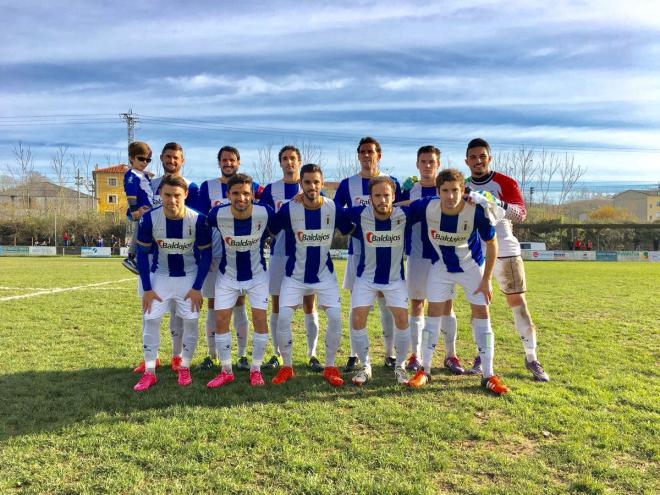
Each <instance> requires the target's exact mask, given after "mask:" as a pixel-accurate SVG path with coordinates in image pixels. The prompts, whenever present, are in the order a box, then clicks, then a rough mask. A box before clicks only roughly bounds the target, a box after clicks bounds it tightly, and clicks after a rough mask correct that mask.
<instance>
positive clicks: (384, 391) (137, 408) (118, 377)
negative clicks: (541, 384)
mask: <svg viewBox="0 0 660 495" xmlns="http://www.w3.org/2000/svg"><path fill="white" fill-rule="evenodd" d="M296 373H297V374H296V377H295V378H294V379H293V380H291V381H290V382H288V383H286V384H283V385H279V386H275V385H272V384H270V379H271V378H272V376H273V375H274V373H272V372H271V373H266V374H264V378H265V380H266V386H265V387H261V388H253V387H250V385H249V382H248V373H247V372H240V371H236V381H234V382H233V383H231V384H229V385H226V386H224V387H221V388H219V389H214V390H210V389H208V388H207V387H206V383H207V382H208V381H209V380H210V379H211V378H212V377H213V376H215V373H214V372H212V371H204V372H202V371H197V372H195V371H193V380H194V381H193V384H192V385H191V386H189V387H186V388H181V387H179V386H178V385H177V382H176V374H175V373H174V372H172V371H171V370H169V369H168V368H167V367H163V368H160V369H159V370H158V383H157V384H156V385H155V386H154V387H153V388H152V389H150V390H148V391H146V392H142V393H137V392H134V391H133V385H134V384H135V383H136V382H137V380H138V378H139V376H138V375H132V374H131V373H130V371H129V370H128V369H126V368H90V369H83V370H72V371H35V372H24V373H14V374H9V375H3V376H0V393H1V394H2V397H3V398H4V400H3V405H2V413H1V414H0V418H1V419H0V440H4V439H7V438H10V437H13V436H20V435H27V434H33V433H40V432H48V431H53V430H56V429H59V428H62V427H66V426H68V425H71V424H74V423H77V422H81V421H82V422H84V421H87V420H89V419H90V418H93V417H94V416H96V415H98V414H99V413H106V414H108V415H110V416H116V417H117V420H118V421H125V420H126V416H127V415H131V414H132V413H136V412H141V411H150V410H157V409H163V410H165V409H170V408H172V407H173V406H181V407H212V408H233V407H239V406H246V405H247V406H249V405H251V404H272V405H274V406H277V405H280V406H282V407H285V408H293V407H296V404H299V403H302V404H304V403H313V402H324V403H326V402H332V401H353V400H356V401H361V400H369V399H373V398H384V397H392V398H396V397H398V396H399V397H405V396H406V395H407V394H422V395H426V394H430V395H437V394H439V393H440V394H442V393H443V392H444V391H445V390H446V389H447V387H448V386H449V387H451V388H452V389H459V390H460V393H461V394H464V393H467V394H473V393H474V394H478V395H484V394H486V395H487V392H485V391H484V390H483V389H482V388H481V387H480V386H479V381H478V380H474V379H471V378H470V379H467V380H466V379H465V378H466V377H459V378H458V380H456V379H453V380H451V379H447V378H446V377H444V376H442V375H440V374H438V375H435V376H434V378H435V379H434V381H433V382H432V383H431V384H429V385H428V386H427V387H425V388H423V389H409V388H407V387H401V386H399V385H398V384H397V383H396V382H395V381H394V377H393V374H392V372H391V371H389V370H383V369H374V378H373V380H372V381H370V382H369V383H367V384H366V385H365V386H363V387H355V386H353V385H352V384H351V383H350V376H351V375H348V374H345V375H344V379H345V380H346V384H345V385H344V386H343V387H338V388H333V387H331V386H330V385H328V384H327V383H326V382H325V381H324V380H323V378H322V377H321V375H320V374H317V373H312V372H310V371H307V370H305V369H304V367H302V366H301V367H300V370H297V371H296Z"/></svg>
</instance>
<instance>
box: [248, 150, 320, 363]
mask: <svg viewBox="0 0 660 495" xmlns="http://www.w3.org/2000/svg"><path fill="white" fill-rule="evenodd" d="M277 156H278V160H279V162H280V167H281V168H282V178H281V179H280V180H278V181H275V182H272V183H271V184H268V185H267V186H266V187H265V188H264V191H263V194H262V195H261V200H260V204H264V205H268V206H270V207H271V208H273V209H274V210H275V212H276V213H277V212H278V211H279V210H280V209H281V208H282V206H283V205H284V204H286V203H288V202H289V201H290V200H291V199H293V198H294V197H295V196H296V195H297V194H298V193H299V192H300V166H301V155H300V150H299V149H298V148H296V147H295V146H293V145H287V146H283V147H282V149H280V151H279V153H278V154H277ZM284 248H285V242H284V232H280V233H279V234H278V235H277V237H276V238H274V239H272V240H271V246H270V258H269V259H268V263H269V265H268V292H269V293H270V296H271V306H272V312H271V314H270V332H271V335H272V344H273V350H274V353H273V356H272V357H271V358H270V360H269V361H268V362H266V363H265V364H264V366H263V367H264V368H265V369H276V368H278V367H279V366H280V365H281V360H282V358H281V357H280V352H279V349H278V343H277V342H278V339H277V322H278V318H279V301H280V288H281V285H282V281H283V280H284V265H285V262H286V257H285V250H284ZM314 299H315V296H314V294H309V295H305V296H304V297H303V312H304V313H305V335H306V336H307V358H308V359H309V366H310V368H311V369H312V371H316V372H321V371H323V366H322V365H321V363H320V362H319V360H318V358H317V357H316V345H317V341H318V335H319V315H318V312H317V311H316V308H315V307H314Z"/></svg>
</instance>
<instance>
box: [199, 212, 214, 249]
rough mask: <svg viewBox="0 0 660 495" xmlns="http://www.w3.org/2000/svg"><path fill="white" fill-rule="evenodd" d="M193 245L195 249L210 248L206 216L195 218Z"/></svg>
mask: <svg viewBox="0 0 660 495" xmlns="http://www.w3.org/2000/svg"><path fill="white" fill-rule="evenodd" d="M195 243H196V244H197V247H198V248H199V247H202V248H205V247H210V246H211V243H212V240H211V227H209V225H208V223H207V219H206V215H201V214H200V215H199V216H198V217H197V223H196V225H195Z"/></svg>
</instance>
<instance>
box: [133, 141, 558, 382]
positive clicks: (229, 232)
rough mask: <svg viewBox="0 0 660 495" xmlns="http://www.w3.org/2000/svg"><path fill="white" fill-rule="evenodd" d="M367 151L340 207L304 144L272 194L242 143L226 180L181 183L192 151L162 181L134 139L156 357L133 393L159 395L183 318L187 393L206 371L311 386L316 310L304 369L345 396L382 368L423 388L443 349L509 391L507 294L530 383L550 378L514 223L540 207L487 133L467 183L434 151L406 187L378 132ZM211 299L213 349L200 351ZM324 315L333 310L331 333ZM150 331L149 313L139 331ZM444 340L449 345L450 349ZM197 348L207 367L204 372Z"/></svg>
mask: <svg viewBox="0 0 660 495" xmlns="http://www.w3.org/2000/svg"><path fill="white" fill-rule="evenodd" d="M356 153H357V160H358V162H359V165H360V170H359V172H358V173H357V174H355V175H352V176H350V177H347V178H345V179H343V180H342V181H341V182H340V183H339V186H338V187H337V190H336V193H335V194H334V197H333V198H332V199H331V198H330V197H329V194H328V195H326V194H325V192H324V184H325V175H324V170H323V169H322V167H321V166H319V165H317V164H314V163H303V162H302V155H301V152H300V150H299V149H298V148H297V147H295V146H292V145H288V146H284V147H283V148H282V149H281V150H280V151H279V154H278V161H279V165H280V167H281V178H280V179H279V180H277V181H275V182H272V183H271V184H267V185H265V186H263V185H260V184H257V183H256V182H255V181H254V180H253V179H252V178H251V177H250V176H249V175H246V174H244V173H241V172H240V163H241V162H240V158H241V157H240V152H239V150H238V149H236V148H235V147H232V146H223V147H222V148H220V150H219V152H218V154H217V161H218V167H219V171H220V174H219V177H216V178H212V179H209V180H207V181H204V182H203V183H202V184H201V185H200V186H198V185H197V184H195V183H193V182H191V181H190V180H187V179H186V178H185V177H183V175H182V167H183V165H184V162H185V155H184V150H183V148H182V146H181V145H179V144H178V143H175V142H171V143H167V144H166V145H165V146H164V147H163V149H162V152H161V153H160V155H159V159H160V162H161V164H162V167H163V170H164V175H163V176H162V177H158V178H154V177H153V175H152V174H151V173H150V172H148V170H147V168H148V166H149V164H150V163H151V162H152V159H155V157H154V153H153V151H152V149H151V147H150V146H149V145H148V144H147V143H144V142H140V141H134V142H132V143H131V144H130V145H129V148H128V154H129V161H130V169H129V170H128V171H127V172H126V174H125V177H124V190H125V193H126V197H127V200H128V204H129V211H128V213H127V214H128V226H129V227H128V231H129V235H130V236H131V239H130V242H129V254H128V257H127V258H126V259H125V260H124V261H123V264H124V266H125V267H126V268H128V269H129V270H131V271H132V272H133V273H135V274H136V275H138V297H139V298H140V300H141V308H142V314H141V322H142V349H143V361H142V362H141V363H140V364H139V365H138V366H137V367H136V368H135V370H134V372H135V373H137V374H139V375H140V378H139V380H138V381H137V383H136V384H135V386H134V390H136V391H137V392H145V391H147V390H148V389H150V388H151V387H153V386H155V385H156V384H157V382H158V380H159V379H162V378H163V377H164V376H165V375H163V374H162V373H158V372H157V370H158V368H159V366H161V359H160V356H159V351H160V347H161V324H162V320H163V317H164V316H165V315H166V314H168V313H169V315H170V316H169V332H168V333H169V334H170V336H171V344H172V356H171V360H170V362H169V366H168V367H169V368H171V370H173V371H175V372H176V376H177V382H178V384H179V385H180V386H182V387H185V386H189V385H191V384H192V383H193V378H194V376H195V371H196V370H211V369H213V370H216V371H217V375H216V376H215V377H214V378H212V379H211V380H210V381H208V382H207V383H206V387H208V388H209V389H215V388H219V387H225V386H228V385H229V384H231V383H232V382H234V381H235V380H241V379H243V378H242V377H243V376H245V378H244V379H246V380H248V381H249V384H250V385H251V386H254V387H260V386H265V385H266V384H267V383H269V385H272V386H282V385H284V384H285V383H286V382H288V381H289V380H292V379H295V376H296V372H295V369H294V362H293V346H294V345H296V346H298V345H303V344H302V343H300V342H297V341H296V339H295V338H294V332H293V331H292V321H293V319H294V314H295V311H296V309H302V311H303V312H304V334H305V340H306V346H307V360H308V361H307V362H306V363H304V364H305V366H307V367H309V368H310V369H311V370H312V371H315V372H318V373H319V374H320V376H321V377H322V378H323V380H325V381H326V382H327V383H328V384H329V385H330V386H333V387H339V386H342V385H344V383H345V382H350V383H352V384H353V385H355V386H363V385H366V384H367V383H368V382H369V381H370V380H371V379H372V376H373V375H372V374H373V373H374V371H373V369H374V368H375V367H376V363H378V367H383V368H384V369H385V370H386V372H387V373H391V376H392V378H393V379H394V380H396V382H397V383H398V384H400V385H401V386H407V387H412V388H422V387H424V386H425V385H426V384H427V383H428V382H429V381H431V380H432V377H433V375H432V373H431V371H432V367H433V366H434V357H436V354H438V358H439V359H440V362H441V363H442V365H443V367H444V368H446V370H447V371H448V372H450V373H452V374H456V375H462V374H466V375H475V376H476V377H478V378H479V379H480V384H481V386H482V387H484V388H485V389H486V390H488V391H489V392H491V393H493V394H496V395H502V394H507V393H509V392H510V390H509V388H508V387H507V386H506V385H505V383H504V380H503V378H502V377H501V376H500V375H498V374H497V373H496V372H495V366H494V362H495V359H494V358H495V338H494V333H493V332H494V329H493V328H492V324H491V316H490V312H489V305H490V302H491V299H492V298H493V297H504V298H505V300H506V303H507V305H508V307H509V308H510V310H511V313H512V318H513V324H514V327H515V329H516V331H517V332H518V334H519V336H520V340H521V342H522V350H523V354H524V357H523V356H521V361H520V363H521V366H524V368H526V370H528V372H529V373H530V379H534V380H536V381H540V382H546V381H549V379H550V378H549V376H548V374H547V373H546V372H545V370H544V369H543V367H542V366H541V364H540V362H539V359H538V357H537V354H536V347H537V332H536V328H535V325H534V323H533V320H532V316H531V314H530V310H529V309H528V307H527V301H526V298H525V292H526V290H527V288H526V281H525V270H524V266H523V261H522V258H521V250H520V245H519V243H518V240H517V239H516V237H515V236H514V233H513V227H512V224H513V223H519V222H522V221H524V220H525V217H526V208H525V202H524V200H523V196H522V193H521V191H520V188H519V186H518V184H517V182H516V181H515V180H514V179H513V178H511V177H508V176H507V175H504V174H502V173H499V172H496V171H494V170H493V169H492V167H491V164H492V159H493V158H492V154H491V149H490V146H489V144H488V142H487V141H485V140H484V139H481V138H476V139H472V140H471V141H470V142H469V143H468V144H467V145H466V151H465V164H466V165H467V169H468V171H469V173H466V174H463V173H462V172H461V171H459V170H458V169H455V168H444V167H442V165H441V152H440V150H439V149H438V148H436V147H435V146H433V145H425V146H422V147H420V148H419V149H418V151H417V156H416V166H417V169H418V174H419V175H418V176H415V177H411V178H408V179H406V180H405V181H403V182H399V180H398V179H397V178H395V177H392V176H389V175H388V174H386V173H384V172H383V171H381V169H380V160H381V157H382V150H381V146H380V143H379V142H378V141H377V140H376V139H374V138H373V137H364V138H362V139H360V140H359V142H358V144H357V148H356ZM341 241H347V243H348V246H347V247H348V256H347V262H346V267H345V272H344V275H343V286H342V287H341V288H340V285H339V283H338V278H337V275H336V272H335V267H334V264H333V259H332V256H331V247H332V246H333V242H334V243H341ZM493 278H495V280H496V282H497V287H498V288H499V292H501V294H502V295H501V296H500V295H499V294H497V293H496V292H497V291H494V289H493V284H492V279H493ZM459 287H460V288H461V289H462V291H463V293H464V297H465V300H466V301H467V303H468V304H469V305H470V314H471V318H470V321H469V322H468V321H466V322H464V324H465V325H466V326H469V327H471V329H472V336H473V339H474V344H475V346H476V351H475V357H474V358H473V360H472V361H471V364H470V365H467V364H466V365H465V366H464V365H463V364H462V362H461V360H460V359H459V356H458V355H457V352H456V339H457V328H458V324H459V322H458V321H457V318H456V314H455V312H454V301H455V299H456V297H457V289H458V288H459ZM342 289H344V290H342ZM343 298H347V300H349V301H350V312H349V314H342V309H341V308H342V307H341V302H342V299H343ZM246 303H248V304H246ZM205 304H206V308H207V313H206V315H207V318H206V321H205V322H204V324H203V327H204V329H203V330H202V332H201V333H202V334H203V335H205V336H206V349H205V350H204V352H200V350H199V349H198V347H201V346H198V340H199V335H200V330H199V319H200V311H201V309H202V307H203V306H204V305H205ZM459 304H461V303H459ZM248 307H249V313H250V316H249V317H248ZM376 307H377V310H376V309H375V308H376ZM318 310H321V311H323V312H324V313H325V316H326V318H325V320H326V321H327V324H326V328H325V329H320V328H319V315H318ZM372 310H373V311H378V313H379V316H380V326H381V328H382V338H383V349H384V355H382V356H374V355H372V352H371V343H370V336H369V334H368V330H367V319H368V316H369V313H370V312H371V311H372ZM139 321H140V316H139V315H136V317H135V322H136V326H137V322H139ZM250 323H251V325H250ZM462 324H463V322H462ZM250 326H251V327H252V329H253V331H252V333H251V335H249V334H250V331H249V328H250ZM232 330H233V331H232ZM495 330H496V331H509V330H508V329H504V328H498V329H495ZM343 335H344V336H345V335H348V337H349V343H350V346H349V347H350V348H349V349H343V350H342V352H344V353H346V354H348V359H347V361H345V362H343V361H342V363H338V353H339V352H340V343H341V341H342V336H343ZM319 336H321V337H322V338H321V340H322V342H323V344H324V345H323V362H321V361H320V360H319V358H318V357H317V342H318V340H319ZM296 338H297V337H296ZM371 338H372V339H373V336H371ZM234 340H235V341H236V348H235V347H234ZM300 340H302V338H301V339H300ZM440 340H442V346H443V348H444V349H443V351H442V352H440V351H439V350H438V351H439V352H437V353H436V347H437V345H438V344H439V342H440ZM250 343H251V345H249V344H250ZM270 349H272V351H271V354H270V357H269V355H268V354H267V352H268V351H270ZM196 351H197V354H199V355H205V356H206V357H204V358H203V360H201V362H199V363H197V362H196V363H197V364H196V365H193V359H194V358H195V354H196ZM441 354H442V356H440V355H441ZM250 355H251V358H249V357H248V356H250ZM470 357H471V356H470ZM466 363H467V361H466ZM162 364H163V365H165V364H167V363H166V362H165V359H163V363H162ZM235 371H242V372H245V374H244V375H243V374H240V373H235ZM266 372H269V374H268V379H266V378H265V374H266ZM271 374H272V378H271Z"/></svg>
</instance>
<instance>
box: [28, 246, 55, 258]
mask: <svg viewBox="0 0 660 495" xmlns="http://www.w3.org/2000/svg"><path fill="white" fill-rule="evenodd" d="M29 254H30V256H57V248H56V247H55V246H30V250H29Z"/></svg>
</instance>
